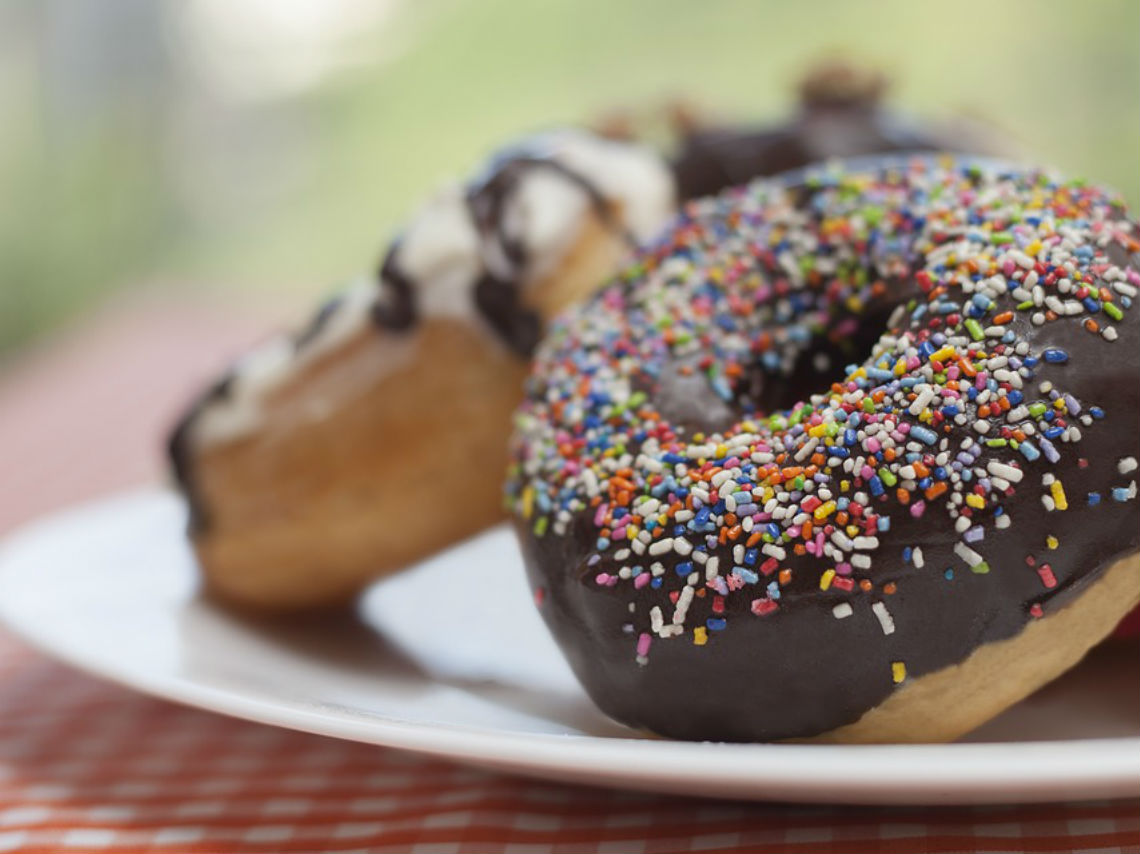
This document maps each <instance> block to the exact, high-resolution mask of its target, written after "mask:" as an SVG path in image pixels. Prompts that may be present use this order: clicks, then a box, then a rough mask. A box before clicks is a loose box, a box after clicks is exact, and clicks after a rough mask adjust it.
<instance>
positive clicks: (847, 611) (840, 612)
mask: <svg viewBox="0 0 1140 854" xmlns="http://www.w3.org/2000/svg"><path fill="white" fill-rule="evenodd" d="M852 613H854V609H853V608H852V607H851V606H850V605H849V604H848V603H846V602H840V603H839V604H838V605H836V606H835V607H834V608H832V609H831V614H832V616H834V617H835V619H837V620H843V619H846V618H847V617H850V616H851V614H852Z"/></svg>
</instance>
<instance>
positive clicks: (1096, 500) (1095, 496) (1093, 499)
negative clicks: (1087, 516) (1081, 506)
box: [1089, 492, 1100, 507]
mask: <svg viewBox="0 0 1140 854" xmlns="http://www.w3.org/2000/svg"><path fill="white" fill-rule="evenodd" d="M1098 504H1100V493H1099V492H1090V493H1089V507H1096V506H1097V505H1098Z"/></svg>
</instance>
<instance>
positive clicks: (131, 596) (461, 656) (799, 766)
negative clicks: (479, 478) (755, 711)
mask: <svg viewBox="0 0 1140 854" xmlns="http://www.w3.org/2000/svg"><path fill="white" fill-rule="evenodd" d="M184 518H185V510H184V508H183V505H182V503H181V501H180V500H179V499H177V498H175V497H174V496H172V495H170V494H169V493H167V492H163V491H158V490H150V491H145V492H140V493H134V494H130V495H126V496H122V497H117V498H113V499H109V500H106V501H103V502H100V503H97V504H93V505H89V506H86V507H82V508H80V509H77V510H72V511H69V512H66V513H63V514H61V515H58V516H56V517H54V518H52V519H49V520H46V521H43V522H40V523H38V524H36V525H33V526H31V527H29V528H27V529H25V530H24V531H23V532H22V533H19V534H17V535H15V536H14V537H12V538H11V539H10V540H9V541H8V543H7V546H6V547H5V548H4V550H3V551H2V552H0V617H2V618H3V620H4V621H5V622H6V623H7V624H8V626H9V627H11V628H12V629H13V630H15V631H16V632H17V633H19V634H20V635H22V636H23V637H24V638H26V639H27V640H28V641H30V642H31V643H33V644H34V645H36V646H37V647H39V648H40V649H42V650H44V651H45V652H47V653H49V654H51V655H54V656H56V657H58V658H61V659H63V660H65V661H68V662H70V663H71V664H73V665H75V666H76V667H79V668H81V669H83V670H86V671H88V672H90V673H94V674H97V675H99V676H102V677H105V678H107V679H111V680H114V681H116V682H120V683H122V684H125V685H129V686H131V687H133V688H137V689H138V690H140V691H145V692H147V693H149V694H154V695H156V696H160V697H166V698H168V699H171V700H176V701H178V702H182V703H186V704H189V705H192V706H199V707H201V708H204V709H211V710H213V711H217V712H222V713H225V714H229V715H234V716H237V717H241V718H248V719H250V720H255V721H261V722H263V723H268V724H276V725H278V726H284V727H291V728H293V729H298V730H305V731H307V732H315V733H321V734H324V735H330V736H335V737H338V738H347V739H353V740H356V741H362V742H368V743H371V744H381V745H389V746H392V747H399V748H404V749H408V750H416V751H420V752H423V753H428V754H432V755H435V756H440V757H445V758H448V759H453V760H456V761H459V762H469V763H474V764H478V765H483V766H489V767H493V768H498V769H502V770H506V771H513V772H518V773H522V774H529V775H533V776H537V777H547V778H551V779H558V780H570V781H577V782H583V783H593V784H598V785H606V786H622V787H629V788H637V789H646V790H655V791H665V792H679V793H686V794H697V795H709V796H714V795H715V796H721V797H732V798H754V799H773V800H785V801H829V802H843V803H936V804H947V803H986V802H989V803H993V802H998V801H1046V800H1059V799H1086V798H1102V797H1136V796H1138V795H1140V661H1138V657H1137V655H1136V650H1135V646H1134V645H1123V646H1120V645H1118V646H1117V647H1116V648H1115V649H1112V648H1109V649H1102V650H1101V651H1100V652H1099V653H1098V654H1097V655H1095V656H1094V657H1092V658H1091V659H1090V660H1089V661H1086V662H1085V664H1083V665H1082V666H1081V667H1080V668H1078V669H1077V670H1076V671H1074V672H1073V673H1071V674H1070V675H1068V676H1067V677H1065V678H1064V679H1062V680H1060V681H1059V682H1058V683H1055V684H1054V685H1052V686H1050V687H1049V688H1047V689H1046V690H1044V691H1043V692H1041V693H1040V694H1038V695H1037V696H1035V697H1033V698H1031V699H1030V700H1028V701H1027V702H1025V703H1023V704H1021V705H1020V706H1019V707H1017V708H1015V709H1013V710H1011V711H1009V712H1007V713H1006V714H1005V715H1003V716H1002V718H1000V719H999V720H997V721H994V722H993V723H991V724H990V725H988V726H987V727H986V728H985V729H984V730H982V731H980V732H978V733H976V734H975V735H974V736H973V737H972V739H971V741H972V742H973V743H959V744H949V745H919V746H913V745H912V746H822V745H726V744H708V743H706V744H691V743H680V742H670V741H661V740H654V739H643V738H638V737H636V736H634V735H631V733H630V732H629V731H628V730H626V729H624V728H622V727H621V726H619V725H618V724H616V723H613V722H612V721H609V720H608V719H607V718H605V717H603V716H602V715H601V714H600V713H599V712H597V711H596V710H595V709H594V707H593V706H592V705H591V704H590V702H589V700H588V699H587V698H586V696H585V695H584V694H583V693H582V691H581V689H580V688H579V687H578V685H577V683H576V682H575V681H574V679H573V677H572V676H571V675H570V672H569V669H568V668H567V667H566V665H565V663H564V662H563V660H562V658H561V656H560V655H559V653H558V651H557V649H556V648H555V646H554V644H553V642H552V641H551V640H550V638H549V637H548V636H547V634H546V631H545V629H544V627H543V626H542V624H541V622H540V620H539V618H538V617H537V615H536V614H535V613H534V609H533V608H532V607H531V605H530V601H529V596H528V593H527V590H526V584H525V582H524V581H523V578H522V569H521V566H520V561H519V557H518V555H517V553H516V550H515V546H514V543H513V541H512V539H511V537H510V535H509V534H508V532H507V531H505V530H502V529H499V530H493V531H490V532H488V533H486V534H484V535H482V536H480V537H478V538H476V539H474V540H472V541H470V542H468V543H466V544H464V545H462V546H460V547H458V548H456V549H453V550H451V551H449V552H447V553H445V554H442V555H440V556H439V557H437V558H435V559H433V560H430V561H428V562H426V563H425V564H423V565H421V566H419V567H417V568H415V569H414V570H412V571H409V572H406V573H404V574H402V575H400V576H398V577H396V578H394V579H392V580H390V581H388V582H385V583H383V584H380V585H377V586H376V587H375V588H374V589H373V590H372V591H370V592H369V594H368V595H367V596H366V597H365V600H364V602H363V603H362V606H361V608H360V614H359V618H356V617H346V616H341V617H338V618H329V617H326V618H323V619H322V620H315V621H314V620H309V621H292V622H291V623H289V624H286V625H276V626H274V625H270V624H260V625H259V624H254V623H251V622H247V621H242V620H239V619H238V618H236V617H234V616H231V615H228V614H226V613H223V612H221V611H219V610H217V609H216V608H214V607H212V606H211V605H210V604H208V603H206V602H204V601H202V600H201V599H200V598H199V597H198V596H197V595H196V593H195V571H194V565H193V560H192V557H191V555H190V552H189V551H188V549H187V547H186V545H185V542H184V540H183V536H182V531H183V524H184ZM421 603H422V604H421ZM429 603H430V604H429Z"/></svg>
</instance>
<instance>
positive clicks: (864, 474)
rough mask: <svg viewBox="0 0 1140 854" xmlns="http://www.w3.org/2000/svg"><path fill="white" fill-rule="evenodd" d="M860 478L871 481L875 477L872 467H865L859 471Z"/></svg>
mask: <svg viewBox="0 0 1140 854" xmlns="http://www.w3.org/2000/svg"><path fill="white" fill-rule="evenodd" d="M859 476H860V477H861V478H863V480H870V479H871V478H872V477H874V476H875V470H874V469H873V468H871V467H870V466H863V468H861V469H859Z"/></svg>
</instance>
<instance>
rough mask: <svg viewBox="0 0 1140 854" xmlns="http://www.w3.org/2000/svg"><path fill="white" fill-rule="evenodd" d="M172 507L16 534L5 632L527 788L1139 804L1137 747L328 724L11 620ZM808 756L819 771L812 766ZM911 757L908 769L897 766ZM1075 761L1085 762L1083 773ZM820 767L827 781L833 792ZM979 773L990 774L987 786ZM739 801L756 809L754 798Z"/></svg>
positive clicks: (68, 520)
mask: <svg viewBox="0 0 1140 854" xmlns="http://www.w3.org/2000/svg"><path fill="white" fill-rule="evenodd" d="M171 500H175V501H179V502H180V501H181V498H180V497H179V496H177V494H176V493H175V492H174V491H173V490H171V489H169V488H165V487H156V486H149V487H142V488H136V489H131V490H127V491H123V492H117V493H113V494H111V495H108V496H104V497H101V498H97V499H94V500H91V501H85V502H81V503H79V504H74V505H71V506H68V507H64V508H62V509H60V510H56V511H54V512H52V513H50V514H47V515H45V516H42V517H40V518H38V519H35V520H32V521H31V522H29V523H25V524H24V525H21V526H19V527H17V528H16V529H14V530H12V531H11V532H9V533H8V534H6V535H5V536H4V537H3V538H2V540H0V624H2V625H4V626H5V627H6V628H7V629H8V630H9V631H10V632H11V633H12V634H13V635H15V636H16V637H18V638H20V639H21V640H23V641H24V642H25V643H27V644H28V645H29V646H31V647H32V648H34V649H36V650H37V651H39V652H40V653H42V654H44V655H46V656H48V657H49V658H53V659H55V660H57V661H62V662H63V663H65V664H67V665H69V666H71V667H73V668H75V669H77V670H80V671H81V672H84V673H86V674H88V675H90V676H93V677H95V678H99V679H102V680H104V681H108V682H111V683H114V684H118V685H121V686H123V687H126V688H129V689H131V690H134V691H136V692H139V693H141V694H144V695H148V696H152V697H157V698H159V699H163V700H167V701H171V702H175V703H179V704H181V705H186V706H191V707H194V708H199V709H203V710H205V711H210V712H215V713H218V714H223V715H227V716H230V717H235V718H239V719H243V720H248V721H252V722H255V723H260V724H266V725H270V726H279V727H283V728H286V729H293V730H298V731H301V732H307V733H311V734H315V735H322V736H327V737H332V738H340V739H345V740H349V741H354V742H358V743H364V744H373V745H377V746H383V747H390V748H395V749H401V750H409V751H412V752H415V753H419V754H423V755H427V756H431V757H434V758H437V759H443V760H450V761H453V762H460V763H465V764H472V765H478V766H481V767H487V768H494V769H497V770H502V771H508V772H511V773H517V774H523V775H525V776H530V777H541V778H545V779H557V780H563V781H568V782H576V783H584V784H587V785H600V786H611V787H622V786H625V787H627V788H635V787H636V788H639V789H643V790H652V791H659V792H673V793H688V794H703V793H702V792H700V791H694V790H693V789H694V787H699V781H698V780H697V779H696V778H695V777H694V776H693V775H691V774H688V773H686V774H682V775H679V776H675V777H672V778H670V777H668V776H665V775H667V774H676V768H675V766H677V765H678V764H684V765H685V766H690V765H692V764H694V763H700V762H703V763H704V764H707V765H708V766H709V767H711V768H715V777H716V780H715V781H714V784H713V786H712V787H711V788H712V789H714V790H715V791H709V792H708V794H709V795H710V796H711V795H720V796H723V795H724V793H725V792H731V791H733V790H734V789H736V788H737V787H740V788H742V789H746V790H747V789H751V790H753V791H756V790H761V789H767V790H770V791H772V792H776V793H778V794H777V796H778V799H779V800H784V801H800V802H822V801H827V802H830V803H850V804H886V803H891V804H900V805H901V804H946V805H949V804H970V803H978V804H981V803H991V804H992V803H1028V802H1031V801H1038V802H1040V801H1050V800H1058V799H1073V798H1074V796H1075V797H1076V799H1079V800H1095V799H1099V798H1105V797H1129V798H1130V797H1137V796H1140V750H1138V749H1137V748H1140V736H1132V737H1115V738H1104V739H1069V740H1060V741H1025V742H1005V743H1002V742H988V743H986V742H973V743H950V744H885V745H882V744H872V745H832V744H787V743H784V744H733V743H723V742H681V741H669V740H665V739H656V738H634V737H630V738H622V737H602V736H590V735H580V734H574V733H567V734H565V735H554V734H545V733H529V732H521V731H509V730H495V729H489V728H486V727H478V726H470V725H461V724H450V725H449V724H446V723H438V722H422V721H415V720H410V719H400V718H396V717H392V716H389V715H379V714H378V715H375V716H370V717H361V716H358V715H355V714H348V713H346V712H337V711H335V710H334V707H331V706H330V707H327V708H326V709H325V710H324V711H320V710H317V709H308V708H304V707H301V706H298V705H297V704H295V703H294V702H291V701H289V700H283V701H281V702H279V703H273V702H270V701H268V700H264V699H261V698H258V697H254V696H249V695H243V694H241V693H239V692H237V691H234V690H226V689H223V688H218V687H214V686H210V685H206V684H203V683H200V682H197V681H195V680H193V679H189V678H185V677H179V676H176V675H174V676H172V675H169V674H165V673H163V674H159V675H157V677H155V676H144V675H143V674H140V673H138V672H134V671H132V670H131V669H130V668H129V667H127V668H119V669H117V668H116V667H115V666H114V665H113V663H112V662H108V661H106V660H105V659H104V658H103V657H102V656H99V655H92V656H84V655H83V654H82V653H81V652H80V651H78V650H76V649H73V648H69V647H67V645H66V644H59V643H56V642H55V639H54V638H53V636H52V633H51V632H50V630H48V629H45V628H43V627H38V626H37V625H36V624H35V623H36V621H34V620H30V619H28V618H27V617H28V615H25V614H22V613H20V612H19V609H18V608H14V607H13V606H12V604H11V603H12V602H13V601H16V600H15V597H9V596H5V595H4V591H5V589H7V588H8V586H9V585H10V584H13V583H17V584H18V583H19V578H18V577H16V576H18V573H17V572H16V571H15V570H18V569H19V568H20V565H19V561H18V560H16V559H14V557H13V556H15V557H16V558H18V557H20V553H21V550H26V549H29V548H32V547H33V546H34V545H35V543H36V542H37V540H39V539H40V538H42V537H44V535H45V533H50V532H56V533H58V532H59V531H61V530H64V529H67V528H69V527H72V526H82V525H81V523H84V524H85V525H86V526H88V527H89V526H90V521H85V517H89V516H91V515H92V514H93V513H95V512H98V511H100V510H101V511H104V512H110V511H113V510H115V509H116V508H118V509H119V512H126V510H130V509H133V508H135V507H136V506H137V507H150V506H153V505H155V504H157V502H158V501H165V502H170V501H171ZM29 544H31V545H29ZM14 577H15V578H14ZM806 751H810V755H811V756H812V759H813V760H814V761H812V762H808V763H803V761H802V760H803V757H804V756H805V755H807V754H806V753H805V752H806ZM995 753H999V754H1000V756H998V757H995V756H994V754H995ZM904 755H905V756H906V760H905V762H900V761H899V759H900V757H901V756H904ZM1074 758H1080V762H1079V763H1076V764H1074V763H1073V759H1074ZM999 759H1000V761H995V760H999ZM820 762H823V763H825V765H826V767H827V772H826V778H827V779H825V780H824V779H821V773H820V770H819V767H820ZM932 765H936V766H937V767H938V776H937V778H932V777H931V776H930V774H929V768H930V767H931V766H932ZM1094 766H1095V767H1094ZM979 767H984V768H985V769H986V771H985V773H984V776H983V775H982V774H981V773H980V772H979V770H978V769H979ZM607 769H608V770H607ZM923 769H926V772H925V773H924V772H923ZM872 772H873V773H872ZM1062 789H1064V790H1065V791H1061V790H1062ZM900 790H902V792H903V793H902V794H899V792H900ZM1074 792H1075V793H1076V794H1075V795H1074ZM821 793H823V794H821ZM738 796H740V797H749V792H748V791H741V792H740V794H739V795H738ZM764 797H773V795H765V796H764Z"/></svg>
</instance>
